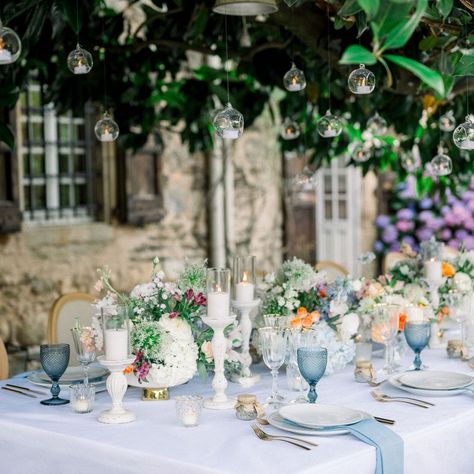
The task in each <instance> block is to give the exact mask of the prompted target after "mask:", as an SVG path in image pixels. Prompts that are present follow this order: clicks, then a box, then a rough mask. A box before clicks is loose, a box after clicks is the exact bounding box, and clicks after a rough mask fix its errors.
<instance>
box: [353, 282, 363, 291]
mask: <svg viewBox="0 0 474 474" xmlns="http://www.w3.org/2000/svg"><path fill="white" fill-rule="evenodd" d="M352 289H353V290H354V291H355V292H356V293H358V292H359V291H360V290H362V282H361V281H360V280H354V281H353V282H352Z"/></svg>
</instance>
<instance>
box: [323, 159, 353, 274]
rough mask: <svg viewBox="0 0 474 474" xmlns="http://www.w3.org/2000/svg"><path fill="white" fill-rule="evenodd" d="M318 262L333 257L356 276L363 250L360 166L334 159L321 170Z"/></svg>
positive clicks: (332, 259) (333, 259)
mask: <svg viewBox="0 0 474 474" xmlns="http://www.w3.org/2000/svg"><path fill="white" fill-rule="evenodd" d="M317 173H318V179H317V185H316V261H322V260H331V261H334V262H336V263H339V264H341V265H343V266H344V267H346V268H347V269H348V270H349V272H350V273H351V274H352V275H354V276H357V275H358V272H359V263H358V261H357V257H358V256H359V253H360V223H361V197H362V176H361V172H360V170H359V169H358V168H356V167H353V166H350V167H347V166H345V160H344V158H339V159H334V160H332V161H331V163H330V164H329V165H327V166H326V167H324V168H321V169H320V170H319V171H318V172H317Z"/></svg>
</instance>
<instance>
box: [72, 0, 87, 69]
mask: <svg viewBox="0 0 474 474" xmlns="http://www.w3.org/2000/svg"><path fill="white" fill-rule="evenodd" d="M93 64H94V62H93V60H92V54H91V53H89V51H87V50H86V49H84V48H82V47H81V45H80V44H79V0H76V49H73V50H72V51H71V52H70V53H69V54H68V57H67V67H68V68H69V70H70V71H71V72H72V73H73V74H76V75H80V74H87V73H88V72H89V71H90V70H91V69H92V66H93Z"/></svg>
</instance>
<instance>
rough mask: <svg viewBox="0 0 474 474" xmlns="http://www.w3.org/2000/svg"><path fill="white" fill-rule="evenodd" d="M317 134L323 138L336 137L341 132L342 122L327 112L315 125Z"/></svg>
mask: <svg viewBox="0 0 474 474" xmlns="http://www.w3.org/2000/svg"><path fill="white" fill-rule="evenodd" d="M317 129H318V133H319V134H320V135H321V136H322V137H324V138H333V137H337V136H338V135H340V134H341V132H342V122H341V120H340V119H339V117H338V116H337V115H332V114H331V111H330V110H328V111H327V112H326V114H325V115H324V116H323V117H321V118H320V119H319V121H318V123H317Z"/></svg>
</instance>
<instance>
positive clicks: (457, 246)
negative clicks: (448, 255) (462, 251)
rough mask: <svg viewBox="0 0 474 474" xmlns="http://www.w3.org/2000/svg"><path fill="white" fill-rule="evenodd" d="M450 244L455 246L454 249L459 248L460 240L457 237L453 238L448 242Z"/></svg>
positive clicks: (452, 246)
mask: <svg viewBox="0 0 474 474" xmlns="http://www.w3.org/2000/svg"><path fill="white" fill-rule="evenodd" d="M448 246H449V247H451V248H453V249H456V250H457V249H458V248H459V240H456V239H451V240H450V241H449V242H448Z"/></svg>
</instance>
